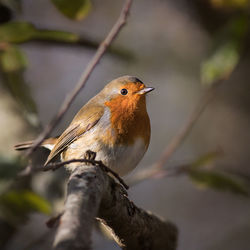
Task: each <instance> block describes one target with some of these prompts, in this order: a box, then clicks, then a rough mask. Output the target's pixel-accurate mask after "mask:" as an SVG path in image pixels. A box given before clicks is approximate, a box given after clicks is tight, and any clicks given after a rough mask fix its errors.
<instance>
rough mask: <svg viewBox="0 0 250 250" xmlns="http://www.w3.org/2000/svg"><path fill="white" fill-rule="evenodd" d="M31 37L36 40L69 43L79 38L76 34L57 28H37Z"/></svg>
mask: <svg viewBox="0 0 250 250" xmlns="http://www.w3.org/2000/svg"><path fill="white" fill-rule="evenodd" d="M33 38H34V39H38V40H53V41H61V42H69V43H74V42H77V41H78V40H79V36H78V35H77V34H74V33H70V32H65V31H58V30H37V31H36V33H35V34H34V37H33Z"/></svg>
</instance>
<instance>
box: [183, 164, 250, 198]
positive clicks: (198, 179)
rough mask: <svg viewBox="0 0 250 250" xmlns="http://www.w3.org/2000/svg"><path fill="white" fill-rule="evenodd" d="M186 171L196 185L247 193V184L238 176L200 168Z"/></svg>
mask: <svg viewBox="0 0 250 250" xmlns="http://www.w3.org/2000/svg"><path fill="white" fill-rule="evenodd" d="M187 173H188V175H189V177H190V179H191V180H192V181H193V182H194V183H195V184H196V185H197V186H198V187H202V188H212V189H215V190H218V191H229V192H232V193H235V194H241V195H245V196H248V195H249V187H248V185H247V184H246V183H245V182H244V181H243V180H242V179H241V178H239V177H238V176H235V175H231V174H230V175H229V174H227V173H223V172H218V171H211V170H209V171H208V170H200V169H189V170H188V171H187Z"/></svg>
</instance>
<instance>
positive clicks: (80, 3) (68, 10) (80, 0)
mask: <svg viewBox="0 0 250 250" xmlns="http://www.w3.org/2000/svg"><path fill="white" fill-rule="evenodd" d="M51 1H52V3H53V4H54V5H55V6H56V7H57V9H58V10H59V11H61V12H62V13H63V14H64V15H65V16H66V17H68V18H70V19H75V20H81V19H83V18H84V17H85V16H86V15H87V14H88V13H89V11H90V9H91V2H90V0H74V1H69V0H51Z"/></svg>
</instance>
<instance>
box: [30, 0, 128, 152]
mask: <svg viewBox="0 0 250 250" xmlns="http://www.w3.org/2000/svg"><path fill="white" fill-rule="evenodd" d="M131 4H132V0H126V2H125V4H124V7H123V9H122V11H121V14H120V16H119V17H118V20H117V21H116V23H115V24H114V26H113V27H112V29H111V31H110V32H109V34H108V35H107V37H106V38H105V39H104V41H103V42H102V43H101V44H100V46H99V47H98V49H97V51H96V53H95V55H94V56H93V58H92V60H91V61H90V62H89V64H88V65H87V68H86V69H85V71H84V72H83V74H82V75H81V77H80V79H79V81H78V83H77V84H76V86H75V88H74V89H73V91H72V92H71V93H70V94H69V95H68V96H66V98H65V100H64V102H63V104H62V105H61V108H60V110H59V112H58V113H57V114H56V115H55V117H54V118H53V119H52V121H51V122H50V123H49V124H48V125H47V126H46V127H45V129H44V130H43V132H42V133H41V134H40V135H39V136H38V138H37V139H36V140H35V141H34V144H33V146H32V147H31V148H30V150H28V152H27V155H30V154H31V153H32V152H34V150H35V149H36V148H37V147H38V146H39V145H40V144H41V143H42V141H43V140H44V139H45V138H46V137H47V136H48V135H49V134H50V133H51V131H52V130H53V129H54V128H55V126H56V125H57V123H58V122H59V121H60V120H61V119H62V117H63V116H64V114H65V113H66V111H67V110H68V109H69V107H70V105H71V104H72V102H73V101H74V99H75V98H76V96H77V95H78V93H79V92H80V91H81V89H82V88H83V87H84V86H85V84H86V82H87V80H88V79H89V77H90V75H91V73H92V72H93V70H94V68H95V67H96V65H97V64H98V63H99V61H100V59H101V58H102V56H103V55H104V53H105V52H106V50H107V48H108V47H109V46H110V44H111V43H112V42H113V40H114V39H115V38H116V36H117V35H118V33H119V32H120V30H121V29H122V27H123V26H124V25H125V24H126V21H127V17H128V13H129V9H130V7H131Z"/></svg>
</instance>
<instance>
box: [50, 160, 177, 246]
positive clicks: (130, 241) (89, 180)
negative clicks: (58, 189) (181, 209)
mask: <svg viewBox="0 0 250 250" xmlns="http://www.w3.org/2000/svg"><path fill="white" fill-rule="evenodd" d="M95 217H98V218H99V220H100V221H101V222H102V223H103V224H104V225H105V226H107V227H108V228H109V230H110V231H111V233H112V235H113V237H114V239H115V240H116V242H117V243H118V244H119V245H120V246H121V247H122V249H166V250H174V249H176V243H177V229H176V227H175V226H174V225H173V224H172V223H170V222H164V221H162V220H161V219H159V218H157V217H156V216H155V215H152V214H150V213H149V212H146V211H144V210H142V209H140V208H138V207H136V206H135V205H134V204H133V203H132V202H131V201H130V200H129V199H128V197H127V193H126V191H125V190H124V189H123V188H122V186H120V185H119V184H117V183H116V182H115V181H114V180H113V179H112V178H111V177H110V176H108V175H107V174H106V173H105V172H104V171H102V169H101V168H99V167H98V166H92V165H91V166H88V165H86V164H83V163H79V164H78V166H77V167H76V170H75V171H74V172H73V173H72V174H71V176H70V178H69V183H68V190H67V198H66V203H65V207H64V213H63V215H62V216H61V218H60V223H59V227H58V230H57V233H56V237H55V240H54V249H56V250H58V249H60V250H66V249H70V250H75V249H91V242H90V239H91V231H92V228H93V223H94V219H95Z"/></svg>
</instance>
